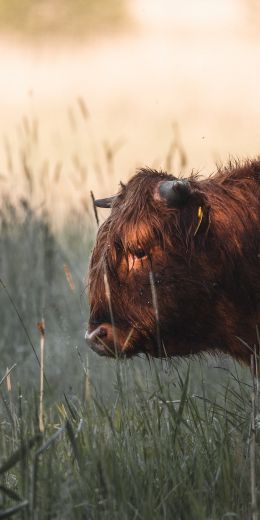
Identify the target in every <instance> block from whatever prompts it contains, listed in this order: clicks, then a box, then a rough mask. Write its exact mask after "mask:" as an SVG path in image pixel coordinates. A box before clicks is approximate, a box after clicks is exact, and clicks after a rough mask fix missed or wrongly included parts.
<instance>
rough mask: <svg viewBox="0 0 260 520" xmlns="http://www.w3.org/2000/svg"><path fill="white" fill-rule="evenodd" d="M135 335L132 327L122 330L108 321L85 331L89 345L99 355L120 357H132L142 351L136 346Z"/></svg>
mask: <svg viewBox="0 0 260 520" xmlns="http://www.w3.org/2000/svg"><path fill="white" fill-rule="evenodd" d="M135 336H136V331H135V330H134V329H133V328H130V330H128V331H122V330H121V329H119V328H118V327H116V326H112V325H111V324H110V323H102V325H99V326H98V327H97V328H95V329H94V330H91V327H90V328H89V329H88V330H87V331H86V334H85V339H86V341H87V343H88V345H89V347H90V348H91V349H92V350H93V351H94V352H96V354H99V356H106V357H113V358H117V357H120V358H122V357H132V356H134V355H136V354H138V353H140V352H141V351H142V349H140V348H138V346H137V342H136V337H135ZM138 343H139V342H138Z"/></svg>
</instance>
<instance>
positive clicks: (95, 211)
mask: <svg viewBox="0 0 260 520" xmlns="http://www.w3.org/2000/svg"><path fill="white" fill-rule="evenodd" d="M90 195H91V200H92V204H93V209H94V215H95V219H96V223H97V226H98V227H99V218H98V212H97V207H96V205H95V197H94V193H93V191H91V192H90Z"/></svg>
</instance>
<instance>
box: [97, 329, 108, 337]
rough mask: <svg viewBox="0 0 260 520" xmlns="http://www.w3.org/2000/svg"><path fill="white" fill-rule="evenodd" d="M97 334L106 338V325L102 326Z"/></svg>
mask: <svg viewBox="0 0 260 520" xmlns="http://www.w3.org/2000/svg"><path fill="white" fill-rule="evenodd" d="M97 336H98V337H99V338H105V337H106V336H107V329H105V327H100V329H99V331H98V334H97Z"/></svg>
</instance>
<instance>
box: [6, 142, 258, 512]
mask: <svg viewBox="0 0 260 520" xmlns="http://www.w3.org/2000/svg"><path fill="white" fill-rule="evenodd" d="M29 148H30V147H29ZM29 148H28V147H27V148H24V154H22V156H21V157H22V162H21V163H20V165H21V167H20V170H19V172H20V174H19V175H20V176H19V182H20V184H19V186H20V188H19V190H17V193H16V195H15V197H14V196H13V193H11V191H10V198H9V197H8V189H7V188H5V190H2V205H1V238H0V249H1V257H0V273H1V286H0V308H1V313H0V327H1V336H0V352H1V358H0V359H1V362H0V370H1V372H0V518H7V517H12V516H14V515H15V517H16V518H17V517H18V518H21V519H27V518H28V519H31V518H34V519H47V518H49V519H53V518H60V519H66V518H68V519H71V518H79V519H81V518H86V519H95V520H96V519H98V518H102V519H103V518H109V519H112V518H113V519H119V518H120V519H147V520H148V519H150V518H153V519H169V518H174V519H191V518H192V519H198V520H203V519H205V520H206V519H212V520H213V519H216V520H219V519H220V518H221V519H222V518H223V519H224V518H239V519H248V518H250V517H251V510H252V495H251V482H252V475H253V476H254V475H256V485H255V484H253V490H254V492H256V494H257V498H258V481H259V478H260V464H259V458H258V454H259V433H258V431H256V448H255V451H254V450H253V451H252V449H250V447H251V448H252V442H254V440H253V435H252V428H251V416H252V404H251V393H252V384H253V382H252V379H251V377H250V372H249V370H248V369H245V368H242V367H240V366H238V365H236V364H235V363H233V362H232V361H230V360H227V359H224V358H214V359H211V358H205V359H200V360H198V359H197V360H189V361H183V362H180V361H176V360H171V361H170V360H169V361H165V362H153V361H151V363H148V361H147V360H145V359H141V358H140V359H137V360H134V361H123V362H120V363H119V362H117V361H108V360H103V359H101V358H98V357H97V356H96V355H95V354H93V353H92V352H90V351H89V350H88V349H87V347H86V345H85V342H84V339H83V338H84V332H85V327H86V322H87V315H88V307H87V301H86V295H85V281H84V278H85V273H86V269H87V263H88V257H89V254H90V250H91V245H92V243H93V240H94V236H95V222H94V219H93V215H92V208H91V205H90V199H89V198H88V197H87V196H86V202H85V205H79V209H78V211H77V210H76V209H75V207H76V206H75V205H74V203H73V204H72V206H71V208H70V210H69V211H67V212H65V213H64V216H63V225H62V226H58V227H57V226H56V222H55V219H56V216H57V215H56V212H55V208H54V211H52V206H51V204H49V203H47V205H46V206H44V205H41V204H39V201H40V198H38V197H39V191H38V186H37V183H36V182H35V179H34V177H33V168H30V167H29V166H28V165H29V162H30V161H29V159H30V149H29ZM4 150H5V151H4ZM2 153H3V156H5V164H6V167H5V171H4V176H5V184H4V186H8V185H9V186H10V184H8V183H10V182H11V181H10V179H12V177H11V176H12V175H13V173H12V172H11V171H9V169H10V168H11V166H10V162H9V163H8V160H7V159H8V151H7V150H6V143H5V146H3V149H2ZM9 159H10V157H9ZM35 160H37V158H35ZM8 164H9V166H8ZM109 164H110V163H109ZM61 167H62V165H61V166H60V168H61ZM8 168H9V169H8ZM11 170H12V168H11ZM76 171H77V170H76ZM78 171H80V170H78ZM107 172H109V169H108V170H107ZM53 175H54V176H53V177H52V176H50V177H49V182H48V184H47V187H45V188H44V183H43V184H42V190H43V192H42V193H43V198H44V199H45V200H47V202H48V200H53V199H52V198H51V197H52V196H53V193H55V194H56V196H57V193H59V194H60V195H61V194H62V191H61V190H62V186H61V184H60V185H59V190H57V186H56V185H55V179H56V183H57V182H59V175H58V173H57V170H56V177H55V174H53ZM107 175H109V173H107ZM110 175H112V172H110ZM75 179H76V180H75V186H76V188H77V186H78V184H77V175H76V176H75ZM88 182H89V181H88ZM2 186H3V184H2ZM86 186H87V185H86ZM89 187H91V186H89ZM76 188H75V193H78V196H79V197H80V190H78V191H77V189H76ZM44 189H46V190H48V193H47V191H46V193H45V194H44ZM52 190H53V191H52ZM3 193H4V196H3ZM19 194H20V195H19ZM75 196H76V195H75ZM48 197H49V198H48ZM68 209H69V208H67V210H68ZM42 319H44V320H45V326H46V334H45V337H44V342H45V345H44V348H45V352H44V371H45V380H44V393H43V402H42V404H40V397H39V394H40V368H39V358H40V348H39V345H40V341H41V335H40V332H39V330H38V328H37V323H39V322H41V320H42ZM10 369H12V370H11V372H10V374H9V375H7V372H8V370H10ZM6 371H7V372H6ZM41 406H43V409H41ZM39 415H40V417H39ZM256 426H258V422H257V421H256ZM255 458H256V462H255ZM254 468H255V471H256V473H254ZM253 518H256V516H253Z"/></svg>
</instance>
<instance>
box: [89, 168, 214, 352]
mask: <svg viewBox="0 0 260 520" xmlns="http://www.w3.org/2000/svg"><path fill="white" fill-rule="evenodd" d="M202 185H203V183H202ZM96 205H97V206H100V207H106V208H111V214H110V216H109V217H108V218H107V220H106V221H105V222H104V224H102V226H101V227H100V229H99V231H98V235H97V241H96V245H95V247H94V250H93V253H92V257H91V261H90V269H89V279H88V284H89V285H88V287H89V301H90V320H89V326H88V330H87V333H86V339H87V341H88V342H89V344H90V346H91V348H92V349H93V350H95V351H96V352H97V353H99V354H100V355H105V356H115V355H125V356H128V357H130V356H133V355H135V354H138V353H140V352H145V353H147V354H150V355H152V356H156V357H164V356H171V355H176V354H177V355H187V354H190V353H192V352H194V353H196V352H198V351H199V349H200V348H201V347H199V346H198V345H201V344H202V343H203V341H204V340H205V342H207V341H208V339H209V337H210V334H211V332H212V328H214V323H213V321H214V318H213V317H212V305H214V282H215V277H216V272H215V268H213V269H212V268H211V267H210V266H209V263H208V255H206V253H205V243H206V239H207V237H208V240H210V237H209V233H208V231H209V227H210V214H209V207H208V203H207V198H206V195H205V194H204V193H203V189H202V188H201V182H198V181H197V180H196V178H194V177H191V178H190V179H188V180H187V179H176V178H175V177H173V176H172V175H168V174H165V173H162V172H157V171H152V170H148V169H144V170H141V171H140V172H139V173H138V174H137V175H135V176H134V177H133V178H132V179H131V180H130V181H129V182H128V184H127V185H125V186H124V185H122V186H121V190H120V192H119V193H118V195H116V196H113V197H111V198H108V199H102V200H99V201H96ZM213 315H214V311H213Z"/></svg>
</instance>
